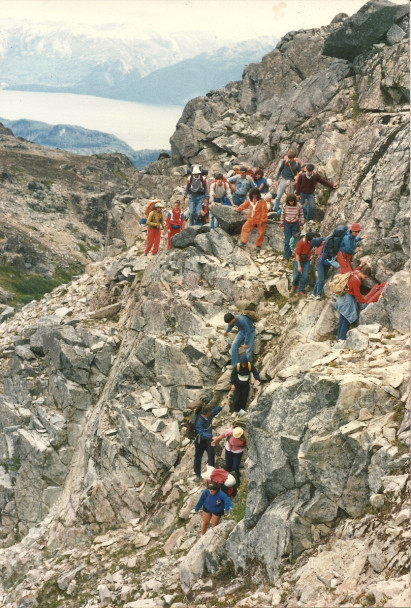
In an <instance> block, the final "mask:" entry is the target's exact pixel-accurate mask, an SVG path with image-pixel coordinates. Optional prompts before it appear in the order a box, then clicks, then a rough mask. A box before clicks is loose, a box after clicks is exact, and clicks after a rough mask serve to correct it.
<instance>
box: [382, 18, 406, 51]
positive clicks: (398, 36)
mask: <svg viewBox="0 0 411 608" xmlns="http://www.w3.org/2000/svg"><path fill="white" fill-rule="evenodd" d="M406 35H407V34H406V33H405V32H404V30H403V29H402V28H401V27H399V26H398V25H397V24H396V23H394V25H392V26H391V27H390V29H389V30H388V32H387V44H389V45H390V46H392V45H393V44H397V42H401V40H403V38H405V36H406Z"/></svg>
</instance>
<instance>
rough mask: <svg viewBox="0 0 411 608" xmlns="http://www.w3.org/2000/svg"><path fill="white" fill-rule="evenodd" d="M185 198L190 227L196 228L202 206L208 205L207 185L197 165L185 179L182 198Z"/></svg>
mask: <svg viewBox="0 0 411 608" xmlns="http://www.w3.org/2000/svg"><path fill="white" fill-rule="evenodd" d="M187 196H188V202H189V204H188V215H189V218H190V226H198V225H199V224H200V215H201V211H202V208H203V205H208V184H207V180H206V179H205V177H203V175H202V174H201V169H200V167H199V166H198V165H195V166H194V167H193V169H192V172H191V175H190V177H189V178H188V179H187V184H186V188H185V191H184V198H187Z"/></svg>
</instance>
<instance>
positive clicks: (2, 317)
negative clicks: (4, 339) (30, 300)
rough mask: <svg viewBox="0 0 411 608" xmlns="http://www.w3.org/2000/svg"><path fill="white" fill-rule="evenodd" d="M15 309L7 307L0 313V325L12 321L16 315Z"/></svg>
mask: <svg viewBox="0 0 411 608" xmlns="http://www.w3.org/2000/svg"><path fill="white" fill-rule="evenodd" d="M14 312H15V311H14V308H13V307H12V306H5V307H4V308H3V310H2V311H1V312H0V323H3V321H6V320H7V319H10V318H11V317H12V316H13V315H14Z"/></svg>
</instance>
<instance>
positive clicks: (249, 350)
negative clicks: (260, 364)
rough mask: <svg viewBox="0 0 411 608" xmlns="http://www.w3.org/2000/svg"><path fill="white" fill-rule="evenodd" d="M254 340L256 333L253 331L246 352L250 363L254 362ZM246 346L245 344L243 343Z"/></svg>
mask: <svg viewBox="0 0 411 608" xmlns="http://www.w3.org/2000/svg"><path fill="white" fill-rule="evenodd" d="M254 340H255V331H252V332H251V334H250V337H249V338H248V344H247V350H246V351H245V354H246V357H247V359H248V360H249V361H250V363H251V361H252V360H253V352H254ZM243 344H244V342H243Z"/></svg>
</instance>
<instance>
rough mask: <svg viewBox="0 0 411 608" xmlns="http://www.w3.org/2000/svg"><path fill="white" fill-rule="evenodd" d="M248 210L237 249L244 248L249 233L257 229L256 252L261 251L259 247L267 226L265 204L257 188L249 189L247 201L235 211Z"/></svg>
mask: <svg viewBox="0 0 411 608" xmlns="http://www.w3.org/2000/svg"><path fill="white" fill-rule="evenodd" d="M246 209H248V215H247V219H246V221H245V223H244V224H243V227H242V229H241V234H240V242H239V244H238V245H239V247H245V246H246V245H247V242H248V237H249V236H250V232H251V231H252V230H253V229H254V228H257V231H258V236H257V240H256V243H255V245H256V250H257V251H261V246H262V244H263V241H264V235H265V229H266V226H267V217H268V216H267V203H266V202H265V200H264V199H263V198H261V192H260V190H258V188H251V190H250V192H249V194H248V198H247V200H246V201H245V202H244V203H243V204H242V205H240V206H239V207H236V211H238V213H240V212H241V211H245V210H246Z"/></svg>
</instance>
